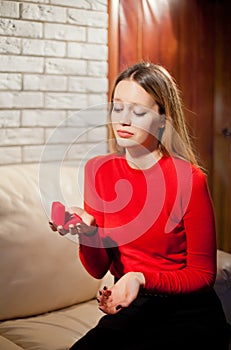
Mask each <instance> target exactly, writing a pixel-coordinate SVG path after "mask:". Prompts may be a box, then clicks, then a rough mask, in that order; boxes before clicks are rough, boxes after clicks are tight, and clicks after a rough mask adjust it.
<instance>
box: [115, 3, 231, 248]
mask: <svg viewBox="0 0 231 350" xmlns="http://www.w3.org/2000/svg"><path fill="white" fill-rule="evenodd" d="M109 3H114V4H115V3H117V4H118V12H117V16H118V17H117V20H118V31H117V33H118V37H117V39H118V42H117V48H118V52H117V58H118V59H117V63H116V64H117V66H116V69H115V66H114V71H113V74H114V75H116V74H117V73H118V72H119V71H121V70H122V69H124V68H125V67H126V66H127V65H130V64H132V63H135V62H136V61H140V60H150V61H152V62H154V63H158V64H162V65H163V66H165V67H166V68H167V69H168V70H169V71H170V73H171V74H172V75H173V77H174V78H175V79H176V82H177V84H178V86H179V88H180V90H181V93H182V98H183V101H184V111H185V117H186V121H187V124H188V127H189V130H190V132H191V134H192V136H193V138H194V143H195V146H196V149H197V151H198V152H199V154H200V157H201V160H202V165H203V166H204V167H205V168H206V169H207V172H208V182H209V186H210V190H211V193H212V196H213V198H214V201H215V211H216V217H217V223H218V224H217V226H218V236H219V247H220V248H221V249H225V250H226V251H230V252H231V237H230V236H231V209H230V207H231V194H230V192H231V188H230V179H231V169H230V168H231V144H230V143H231V138H228V137H224V136H223V135H222V134H221V129H222V128H227V129H229V128H231V125H230V122H231V117H230V109H231V99H230V91H231V65H230V50H231V48H230V45H229V44H228V43H229V41H230V37H231V26H230V21H229V16H230V13H231V2H230V1H229V0H203V1H200V0H181V1H176V0H175V1H173V0H165V1H163V0H109ZM109 18H110V15H109ZM109 23H110V22H109ZM113 30H114V29H113ZM110 31H111V30H110V25H109V33H110ZM111 45H114V42H113V41H112V39H111V40H109V53H110V52H112V48H111ZM109 57H110V55H109ZM112 65H113V63H112V62H111V61H110V59H109V72H110V71H111V68H113V67H112ZM116 70H117V73H116ZM111 84H112V79H111V80H110V81H109V86H111Z"/></svg>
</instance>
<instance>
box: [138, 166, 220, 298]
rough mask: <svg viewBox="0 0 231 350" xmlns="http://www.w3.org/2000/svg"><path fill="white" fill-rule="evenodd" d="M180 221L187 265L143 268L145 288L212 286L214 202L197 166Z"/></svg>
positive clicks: (173, 289)
mask: <svg viewBox="0 0 231 350" xmlns="http://www.w3.org/2000/svg"><path fill="white" fill-rule="evenodd" d="M183 223H184V227H185V232H186V242H187V251H186V266H185V267H184V268H182V269H180V270H173V271H164V272H156V273H152V274H150V273H149V272H148V271H146V272H144V275H145V278H146V284H145V288H146V289H148V290H155V291H158V292H161V293H166V292H167V293H169V292H171V293H182V292H183V293H188V292H194V291H198V290H203V289H208V288H211V287H212V286H213V284H214V282H215V277H216V249H217V247H216V231H215V219H214V210H213V203H212V200H211V196H210V193H209V189H208V185H207V179H206V176H205V175H204V173H202V171H200V170H199V169H196V168H194V170H193V180H192V192H191V197H190V200H189V204H188V206H187V209H186V211H185V214H184V217H183Z"/></svg>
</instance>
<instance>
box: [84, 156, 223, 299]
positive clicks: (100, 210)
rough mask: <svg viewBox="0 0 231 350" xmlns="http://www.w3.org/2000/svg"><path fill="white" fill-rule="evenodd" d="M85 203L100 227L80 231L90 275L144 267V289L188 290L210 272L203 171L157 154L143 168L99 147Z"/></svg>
mask: <svg viewBox="0 0 231 350" xmlns="http://www.w3.org/2000/svg"><path fill="white" fill-rule="evenodd" d="M84 207H85V210H86V211H87V212H88V213H90V214H91V215H93V216H94V217H95V219H96V223H97V224H98V226H99V231H98V233H97V234H96V235H94V236H93V237H85V236H81V237H80V250H79V254H80V259H81V261H82V263H83V265H84V266H85V268H86V270H87V271H88V272H89V273H90V274H91V275H92V276H94V277H95V278H102V277H103V276H104V275H105V273H106V272H107V271H108V270H110V271H111V273H112V274H113V275H114V276H115V277H116V278H120V277H121V276H122V275H124V274H125V273H127V272H129V271H138V272H142V273H143V274H144V276H145V286H144V287H145V289H146V290H148V291H150V292H154V293H158V292H159V293H188V292H194V291H198V290H204V289H208V288H211V287H212V286H213V284H214V281H215V276H216V232H215V220H214V211H213V205H212V201H211V196H210V193H209V190H208V186H207V181H206V176H205V174H204V173H203V172H202V171H201V170H200V169H198V168H197V167H195V166H193V165H191V164H190V163H188V162H186V161H183V160H180V159H177V158H171V157H166V156H163V157H162V158H161V159H160V160H159V162H157V163H156V164H155V165H153V166H152V167H151V168H149V169H147V170H137V169H133V168H131V167H130V166H129V165H128V163H127V161H126V159H125V157H121V156H117V155H105V156H100V157H95V158H93V159H91V160H90V161H88V163H87V164H86V167H85V194H84Z"/></svg>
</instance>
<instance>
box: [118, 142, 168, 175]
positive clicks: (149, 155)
mask: <svg viewBox="0 0 231 350" xmlns="http://www.w3.org/2000/svg"><path fill="white" fill-rule="evenodd" d="M125 156H126V160H127V162H128V164H129V166H130V167H131V168H133V169H143V170H144V169H148V168H151V167H152V166H153V165H154V164H155V163H157V162H158V161H159V160H160V158H161V157H162V153H161V151H160V150H159V148H156V149H154V150H153V151H152V152H150V151H149V150H147V149H146V148H144V147H141V148H138V149H137V148H136V149H134V148H127V149H126V153H125Z"/></svg>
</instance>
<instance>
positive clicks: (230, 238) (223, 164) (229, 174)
mask: <svg viewBox="0 0 231 350" xmlns="http://www.w3.org/2000/svg"><path fill="white" fill-rule="evenodd" d="M230 11H231V4H230V2H229V1H228V0H226V1H220V2H216V11H215V13H216V16H215V28H216V31H215V40H214V47H215V58H216V59H215V62H216V66H215V68H216V69H215V84H214V85H215V98H214V109H215V113H214V115H215V118H214V137H213V139H214V166H213V173H214V177H213V197H214V203H215V209H216V214H217V227H218V230H219V235H218V244H219V246H220V247H222V248H223V249H224V250H225V251H229V252H231V54H230V52H231V49H230V45H229V44H228V42H229V40H230V37H231V26H230V21H229V17H230Z"/></svg>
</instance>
